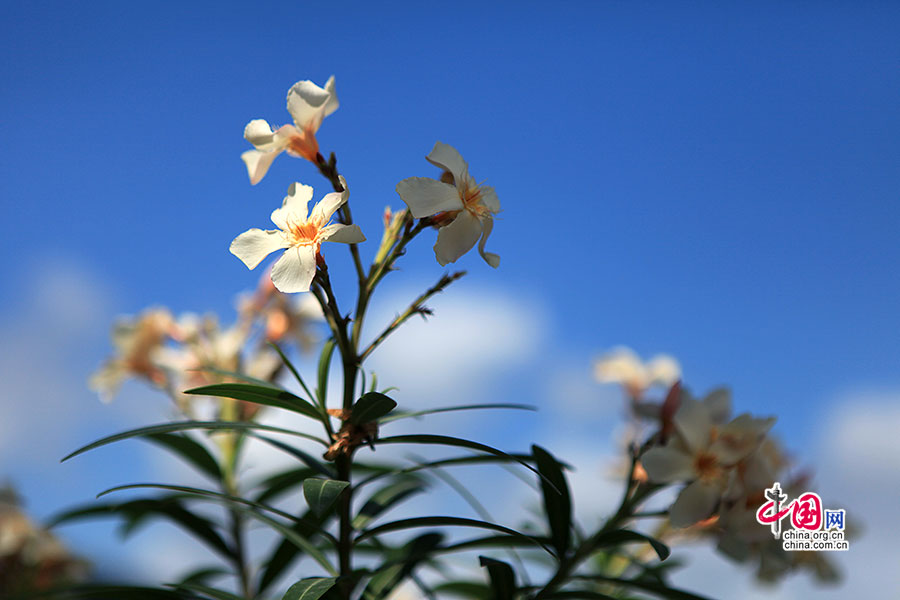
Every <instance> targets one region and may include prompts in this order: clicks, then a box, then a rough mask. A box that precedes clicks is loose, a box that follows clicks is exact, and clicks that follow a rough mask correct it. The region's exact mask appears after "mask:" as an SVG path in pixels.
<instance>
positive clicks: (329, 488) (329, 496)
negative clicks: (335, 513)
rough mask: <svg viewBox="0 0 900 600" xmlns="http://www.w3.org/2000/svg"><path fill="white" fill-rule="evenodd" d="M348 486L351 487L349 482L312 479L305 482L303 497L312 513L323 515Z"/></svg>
mask: <svg viewBox="0 0 900 600" xmlns="http://www.w3.org/2000/svg"><path fill="white" fill-rule="evenodd" d="M348 485H350V482H348V481H340V480H337V479H319V478H318V477H310V478H309V479H305V480H304V481H303V497H304V498H306V503H307V504H308V505H309V507H310V508H311V509H312V511H313V512H314V513H316V514H317V515H321V514H324V513H325V511H327V510H328V509H329V508H330V507H331V505H332V504H334V501H335V500H337V497H338V496H339V495H340V494H341V492H343V491H344V490H345V489H346V488H347V486H348Z"/></svg>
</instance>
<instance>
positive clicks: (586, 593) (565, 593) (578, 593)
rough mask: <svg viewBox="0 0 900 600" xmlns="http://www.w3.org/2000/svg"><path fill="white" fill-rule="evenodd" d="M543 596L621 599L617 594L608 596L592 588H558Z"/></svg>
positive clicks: (577, 599) (588, 599)
mask: <svg viewBox="0 0 900 600" xmlns="http://www.w3.org/2000/svg"><path fill="white" fill-rule="evenodd" d="M545 598H554V599H557V598H558V599H559V600H563V599H567V598H571V599H572V600H621V599H620V598H619V597H618V596H608V595H607V594H601V593H600V592H595V591H593V590H559V591H556V592H551V593H550V594H549V595H547V596H545Z"/></svg>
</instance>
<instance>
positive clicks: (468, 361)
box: [367, 284, 546, 407]
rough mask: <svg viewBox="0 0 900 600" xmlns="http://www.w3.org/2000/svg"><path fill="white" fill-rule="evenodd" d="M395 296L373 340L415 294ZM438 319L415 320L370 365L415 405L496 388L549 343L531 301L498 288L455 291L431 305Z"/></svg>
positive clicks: (381, 313)
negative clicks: (503, 375) (505, 372)
mask: <svg viewBox="0 0 900 600" xmlns="http://www.w3.org/2000/svg"><path fill="white" fill-rule="evenodd" d="M415 296H416V294H415V293H414V292H410V293H409V294H397V295H394V296H393V297H391V298H389V299H388V300H387V301H386V302H384V303H383V304H379V306H378V307H377V308H376V310H375V311H373V314H372V316H371V317H370V318H369V322H368V328H367V331H369V335H373V334H374V333H376V332H378V331H379V330H380V328H382V327H383V326H384V325H386V324H387V323H389V322H390V321H391V320H392V319H393V318H394V317H395V316H396V314H397V312H398V311H397V309H398V308H399V309H400V310H402V309H403V308H405V306H406V305H407V304H408V303H409V300H410V299H411V298H413V297H415ZM428 306H431V307H433V308H434V310H435V312H434V315H433V316H431V317H429V318H428V320H427V321H424V320H423V319H421V318H418V317H415V318H413V319H411V320H410V321H408V322H407V323H406V324H405V325H404V326H403V327H401V328H400V329H399V330H397V331H396V332H395V333H394V334H393V335H392V336H391V337H390V338H389V339H388V340H387V341H386V342H384V344H382V346H381V347H380V348H379V349H378V350H377V351H376V352H375V354H374V355H373V356H372V360H371V363H369V364H367V368H371V369H374V370H375V371H376V372H377V373H378V377H379V381H380V382H382V383H383V384H384V385H396V386H397V387H398V388H399V391H398V392H397V396H398V398H400V397H402V398H403V399H404V400H405V401H407V402H408V403H409V404H410V406H415V407H421V406H433V405H434V404H435V403H436V402H438V401H440V402H446V401H447V400H448V399H450V400H454V401H457V403H459V399H460V398H465V399H466V401H467V402H469V401H471V400H470V399H471V398H473V397H477V396H479V395H482V394H483V393H484V389H485V387H486V385H491V384H496V382H497V381H498V380H499V379H500V376H501V375H502V374H503V372H504V371H505V370H508V369H510V368H511V367H514V366H517V365H522V364H524V363H525V362H527V361H528V360H529V359H532V358H534V356H535V355H536V354H537V352H538V351H539V349H540V348H541V347H542V345H543V344H544V331H545V323H546V319H545V317H544V315H543V313H542V311H541V310H540V309H538V308H537V307H536V306H535V305H534V304H533V303H530V302H529V301H528V300H527V299H523V298H521V297H514V296H511V295H509V294H506V293H500V292H497V291H493V290H477V289H476V290H472V289H468V288H463V287H460V286H459V284H457V288H456V289H453V288H451V289H450V290H448V291H447V292H444V294H442V295H440V296H437V297H435V298H434V299H432V300H431V301H429V302H428Z"/></svg>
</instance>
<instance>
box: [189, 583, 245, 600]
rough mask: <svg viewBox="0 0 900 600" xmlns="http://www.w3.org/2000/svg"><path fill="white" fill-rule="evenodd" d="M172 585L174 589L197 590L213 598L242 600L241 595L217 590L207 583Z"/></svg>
mask: <svg viewBox="0 0 900 600" xmlns="http://www.w3.org/2000/svg"><path fill="white" fill-rule="evenodd" d="M172 587H174V588H176V589H184V590H188V591H191V592H197V593H198V594H203V595H205V596H210V597H212V598H215V599H216V600H244V598H242V597H241V596H238V595H235V594H232V593H231V592H226V591H224V590H219V589H216V588H213V587H210V586H208V585H201V584H199V583H191V582H188V583H179V584H173V585H172Z"/></svg>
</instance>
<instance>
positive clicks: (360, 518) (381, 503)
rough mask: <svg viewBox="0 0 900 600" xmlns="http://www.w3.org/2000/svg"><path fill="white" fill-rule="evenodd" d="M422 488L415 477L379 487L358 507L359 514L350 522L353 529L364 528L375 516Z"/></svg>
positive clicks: (423, 487)
mask: <svg viewBox="0 0 900 600" xmlns="http://www.w3.org/2000/svg"><path fill="white" fill-rule="evenodd" d="M424 489H425V486H424V485H422V483H421V482H420V481H418V480H415V479H408V480H405V481H398V482H396V483H392V484H390V485H387V486H385V487H383V488H381V489H380V490H378V491H377V492H375V493H374V494H372V496H371V497H370V498H369V499H368V500H366V503H365V504H363V506H362V508H361V509H359V514H357V515H356V517H355V518H354V519H353V522H352V526H353V529H356V530H360V529H364V528H365V527H367V526H368V525H369V523H371V522H372V520H373V519H375V518H376V517H377V516H379V515H381V514H382V513H384V512H385V511H386V510H388V509H390V508H391V507H392V506H394V505H395V504H398V503H400V502H402V501H403V500H405V499H406V498H408V497H409V496H412V495H413V494H417V493H419V492H421V491H423V490H424Z"/></svg>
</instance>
